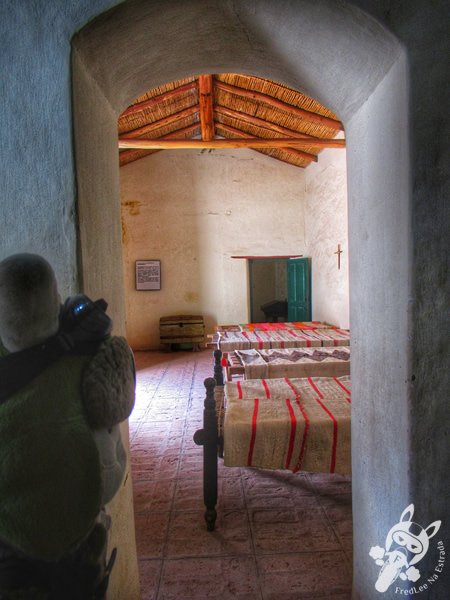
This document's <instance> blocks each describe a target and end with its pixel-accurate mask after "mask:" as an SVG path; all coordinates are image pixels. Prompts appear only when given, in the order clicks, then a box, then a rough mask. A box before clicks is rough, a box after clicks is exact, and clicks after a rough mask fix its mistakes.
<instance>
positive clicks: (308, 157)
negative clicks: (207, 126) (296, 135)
mask: <svg viewBox="0 0 450 600" xmlns="http://www.w3.org/2000/svg"><path fill="white" fill-rule="evenodd" d="M216 129H217V131H219V132H220V131H221V132H225V133H230V134H231V135H236V136H237V137H239V138H246V137H248V134H247V133H245V132H243V131H240V130H239V129H236V128H235V127H231V126H230V125H225V123H216ZM280 149H281V150H284V151H285V152H288V153H289V154H292V155H293V156H296V157H298V158H303V159H304V160H307V161H309V162H312V161H314V162H317V156H316V155H315V154H310V153H309V152H303V150H297V148H280Z"/></svg>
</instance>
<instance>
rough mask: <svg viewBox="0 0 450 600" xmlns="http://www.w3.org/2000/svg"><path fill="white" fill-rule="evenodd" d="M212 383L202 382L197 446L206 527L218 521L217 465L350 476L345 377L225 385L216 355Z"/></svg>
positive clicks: (211, 527) (348, 394) (348, 403)
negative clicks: (203, 394)
mask: <svg viewBox="0 0 450 600" xmlns="http://www.w3.org/2000/svg"><path fill="white" fill-rule="evenodd" d="M214 359H215V362H214V378H212V377H210V378H208V379H206V380H205V387H206V398H205V406H204V413H203V429H200V430H198V431H197V432H196V433H195V435H194V441H195V443H196V444H197V445H201V446H203V491H204V503H205V506H206V511H205V521H206V525H207V529H208V530H209V531H212V530H214V527H215V520H216V516H217V512H216V504H217V460H218V457H221V458H223V459H224V465H225V466H227V467H249V466H250V467H256V468H263V469H288V470H291V471H292V472H297V471H300V470H302V471H312V472H326V473H341V474H345V475H348V474H349V473H350V472H351V452H350V450H351V439H350V413H351V384H350V377H349V376H348V375H344V376H339V377H338V376H334V377H306V378H289V377H284V378H274V379H249V380H242V381H235V382H233V381H229V382H226V383H225V385H224V381H223V371H222V365H221V360H222V355H221V352H220V350H216V351H215V352H214Z"/></svg>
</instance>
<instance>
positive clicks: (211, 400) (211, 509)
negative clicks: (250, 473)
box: [194, 350, 224, 531]
mask: <svg viewBox="0 0 450 600" xmlns="http://www.w3.org/2000/svg"><path fill="white" fill-rule="evenodd" d="M223 383H224V382H223V368H222V352H221V351H220V350H215V351H214V377H208V378H207V379H205V382H204V385H205V388H206V398H205V404H204V409H203V429H198V430H197V431H196V432H195V433H194V442H195V443H196V444H197V446H203V501H204V504H205V508H206V510H205V521H206V528H207V530H208V531H214V527H215V522H216V518H217V511H216V504H217V462H218V458H219V457H221V458H222V457H223V436H222V433H221V431H222V428H221V425H220V424H219V419H218V415H217V410H216V397H215V388H216V386H222V387H223Z"/></svg>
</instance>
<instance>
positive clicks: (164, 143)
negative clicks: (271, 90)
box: [119, 136, 345, 150]
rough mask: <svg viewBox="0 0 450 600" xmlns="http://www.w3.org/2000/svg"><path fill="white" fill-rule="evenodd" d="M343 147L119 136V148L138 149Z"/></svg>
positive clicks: (326, 142) (325, 142)
mask: <svg viewBox="0 0 450 600" xmlns="http://www.w3.org/2000/svg"><path fill="white" fill-rule="evenodd" d="M305 147H306V148H309V147H311V148H345V140H336V139H333V138H332V139H324V138H308V139H306V140H305V139H300V138H276V139H262V138H251V137H248V136H247V137H246V138H242V139H227V140H210V141H207V142H206V141H204V140H159V139H146V140H143V139H140V138H139V139H130V138H124V137H120V138H119V148H135V149H140V150H173V149H174V148H197V149H199V148H305Z"/></svg>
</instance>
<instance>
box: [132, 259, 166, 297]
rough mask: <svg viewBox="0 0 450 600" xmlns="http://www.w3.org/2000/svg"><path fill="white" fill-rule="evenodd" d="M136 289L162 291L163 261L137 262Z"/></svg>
mask: <svg viewBox="0 0 450 600" xmlns="http://www.w3.org/2000/svg"><path fill="white" fill-rule="evenodd" d="M136 289H137V290H160V289H161V261H160V260H137V261H136Z"/></svg>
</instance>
